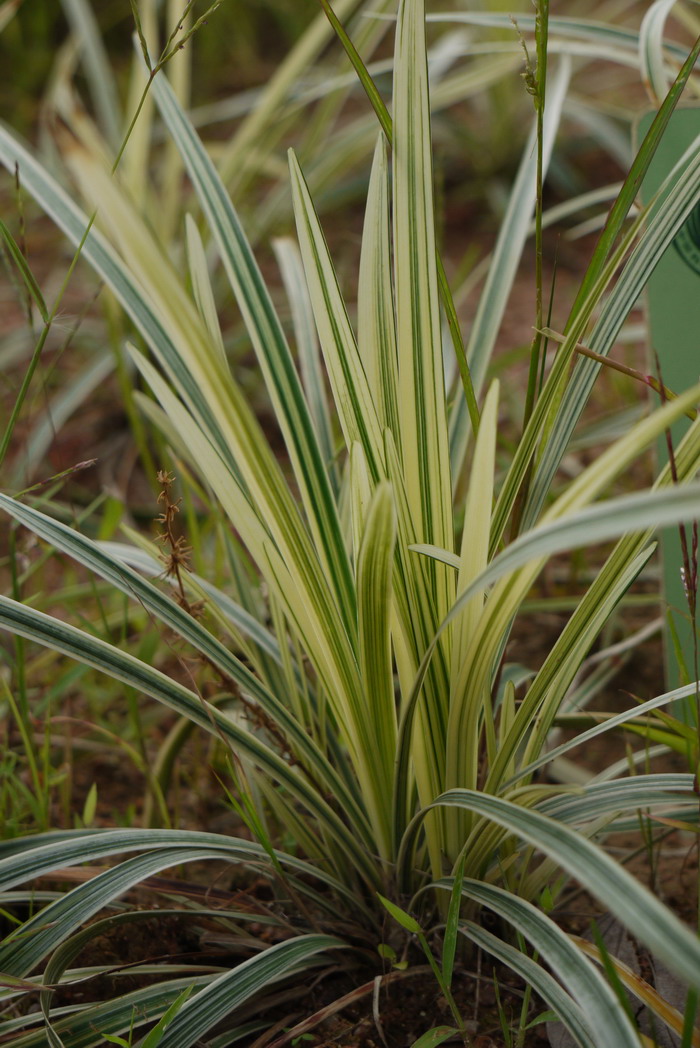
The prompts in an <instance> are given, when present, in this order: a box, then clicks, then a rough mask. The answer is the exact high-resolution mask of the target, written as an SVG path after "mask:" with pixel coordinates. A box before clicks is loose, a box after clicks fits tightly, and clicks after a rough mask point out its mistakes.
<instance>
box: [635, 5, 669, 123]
mask: <svg viewBox="0 0 700 1048" xmlns="http://www.w3.org/2000/svg"><path fill="white" fill-rule="evenodd" d="M675 4H676V0H655V2H654V3H653V4H652V5H651V7H650V8H649V10H648V11H647V12H646V14H645V15H644V18H643V19H642V24H641V26H640V27H639V67H640V73H641V76H642V83H643V84H644V85H645V87H646V89H647V91H648V92H649V94H650V95H651V99H652V102H654V103H656V104H659V103H661V101H662V100H663V99H664V98H665V97H666V95H667V94H668V89H669V86H670V85H669V82H668V77H667V75H666V62H665V60H664V29H665V27H666V19H667V18H668V16H669V15H670V13H671V10H672V8H673V7H674V6H675Z"/></svg>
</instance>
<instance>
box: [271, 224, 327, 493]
mask: <svg viewBox="0 0 700 1048" xmlns="http://www.w3.org/2000/svg"><path fill="white" fill-rule="evenodd" d="M272 246H273V248H274V251H275V257H276V259H277V265H278V266H279V269H280V273H281V274H282V281H283V283H284V287H285V291H286V292H287V298H288V299H289V305H290V308H291V311H292V322H293V324H294V337H295V340H296V345H297V353H298V356H299V370H300V372H301V379H302V382H303V384H304V392H305V394H306V400H307V403H308V405H309V413H310V415H311V418H312V419H313V423H314V427H315V429H316V436H317V438H318V443H319V447H320V449H321V454H322V455H323V456H324V457H325V461H326V468H327V469H328V470H329V471H330V474H331V482H332V485H333V492H334V494H335V495H336V497H337V494H338V477H337V469H336V468H335V467H334V466H332V463H333V461H334V459H335V455H336V452H335V448H334V438H333V427H332V424H331V411H330V405H329V403H328V396H327V393H326V384H325V379H324V374H323V366H322V362H321V354H320V350H319V345H318V338H317V335H316V327H315V325H314V315H313V310H312V308H311V301H310V299H309V290H308V287H307V285H306V280H305V279H304V267H303V264H302V261H301V255H300V254H299V248H298V247H297V244H296V242H295V241H294V240H293V239H292V238H291V237H277V238H276V239H275V240H274V241H273V242H272Z"/></svg>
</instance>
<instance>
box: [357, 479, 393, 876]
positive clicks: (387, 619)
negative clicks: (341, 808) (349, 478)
mask: <svg viewBox="0 0 700 1048" xmlns="http://www.w3.org/2000/svg"><path fill="white" fill-rule="evenodd" d="M395 541H396V515H395V512H394V499H393V493H392V490H391V486H390V485H389V484H388V483H386V482H384V483H383V484H380V485H379V486H378V487H377V489H376V491H375V493H374V497H373V499H372V503H371V505H370V508H369V512H368V514H367V522H366V524H365V528H364V535H363V539H362V545H361V547H360V556H359V560H358V565H357V598H358V610H359V620H358V633H359V639H360V669H361V672H362V680H363V685H364V695H365V709H364V723H363V728H364V731H365V735H366V740H365V745H366V753H367V758H368V761H369V762H370V770H371V772H372V779H373V782H374V786H375V790H376V807H377V809H378V811H379V812H380V813H381V815H382V823H381V825H380V826H378V827H377V831H379V832H378V833H377V840H378V841H380V842H381V843H382V853H383V858H385V859H390V857H391V856H392V848H391V832H390V823H391V787H392V777H393V771H394V756H395V750H396V713H395V700H394V673H393V665H392V658H391V633H390V624H391V606H392V587H391V579H392V570H393V566H394V543H395Z"/></svg>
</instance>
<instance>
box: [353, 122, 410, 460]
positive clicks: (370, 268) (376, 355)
mask: <svg viewBox="0 0 700 1048" xmlns="http://www.w3.org/2000/svg"><path fill="white" fill-rule="evenodd" d="M389 193H390V185H389V164H388V159H387V150H386V138H385V137H384V135H383V134H381V133H380V134H379V135H378V137H377V145H376V147H375V151H374V161H373V163H372V173H371V175H370V181H369V189H368V191H367V206H366V209H365V221H364V227H363V232H362V253H361V255H360V275H359V283H358V289H357V341H358V346H359V353H360V357H361V359H362V362H363V363H364V366H365V371H366V373H367V381H368V383H369V387H370V390H371V391H372V396H373V398H374V401H375V403H376V405H377V410H378V414H379V420H380V425H381V427H382V429H386V428H388V429H390V430H391V432H392V434H393V436H394V440H395V441H396V443H397V446H398V447H399V448H400V442H401V430H400V423H399V404H398V400H399V392H398V391H399V367H398V349H397V345H396V318H395V315H394V292H393V287H392V282H391V273H392V267H391V217H390V201H389Z"/></svg>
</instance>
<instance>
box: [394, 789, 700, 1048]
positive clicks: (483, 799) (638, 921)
mask: <svg viewBox="0 0 700 1048" xmlns="http://www.w3.org/2000/svg"><path fill="white" fill-rule="evenodd" d="M448 805H449V806H452V805H455V806H457V807H462V808H465V809H467V810H469V811H472V812H474V813H475V814H477V815H479V816H481V817H483V818H484V819H487V820H489V821H492V822H494V823H496V824H497V825H499V826H502V827H504V828H505V829H507V830H508V831H509V833H513V834H516V835H517V836H519V837H522V838H523V840H525V841H527V842H528V843H529V844H532V845H533V846H534V847H535V848H538V849H540V850H541V851H544V852H545V854H546V855H548V856H550V857H551V858H552V859H554V860H555V861H556V862H557V863H558V864H559V865H560V866H561V867H562V868H563V869H564V870H566V872H567V873H569V874H570V875H571V876H572V877H574V878H575V879H576V880H577V881H578V882H579V883H580V884H581V885H582V886H583V887H585V888H586V889H587V890H588V891H590V892H591V894H592V895H593V896H595V898H597V899H599V900H600V902H601V903H602V904H603V906H605V907H606V908H607V909H609V910H610V911H611V912H613V913H615V914H616V915H617V917H618V919H619V920H620V922H621V923H622V924H624V926H625V927H626V928H627V929H628V930H629V931H630V932H631V934H632V935H634V936H635V937H636V938H638V939H639V940H640V941H641V942H643V943H644V944H645V945H646V946H648V948H649V949H650V950H651V951H652V953H653V954H654V955H655V956H658V957H659V958H660V959H661V960H663V961H664V963H665V964H666V965H667V966H668V967H669V968H670V969H671V971H673V972H675V973H676V974H677V975H678V976H679V977H680V978H682V979H684V980H685V981H686V982H688V983H689V984H690V985H691V986H700V941H699V940H698V939H697V938H696V937H695V936H694V935H693V933H692V932H691V931H690V930H689V929H688V928H687V927H686V926H685V925H684V924H683V923H682V922H681V921H680V920H679V919H678V917H676V915H675V914H674V913H673V912H672V911H671V910H669V909H668V907H666V906H664V905H663V903H661V902H660V901H659V900H658V899H657V898H656V897H655V896H654V895H652V893H651V892H650V891H649V890H648V889H647V888H645V887H644V886H643V885H642V884H640V882H639V881H638V880H636V878H635V877H633V876H632V875H631V874H630V873H628V871H627V870H626V869H625V868H624V867H623V866H620V865H619V863H617V862H615V861H614V859H611V858H610V857H609V856H608V855H607V854H606V853H605V852H604V851H603V850H602V849H601V848H598V847H596V846H595V845H594V844H592V843H591V842H590V841H588V840H586V838H585V837H583V836H582V835H581V834H580V833H577V832H575V831H574V830H572V829H570V828H569V827H568V826H566V825H564V824H563V823H561V822H559V821H555V820H554V819H551V818H547V817H546V816H544V815H541V814H540V813H539V812H535V811H529V810H528V809H526V808H524V807H522V806H521V805H519V804H513V803H511V802H509V801H506V800H504V799H503V798H500V797H489V796H488V795H486V794H481V793H478V792H477V791H474V790H451V791H449V792H448V793H445V794H443V795H442V797H440V798H438V799H437V800H436V801H435V806H448ZM431 807H432V806H431ZM424 815H425V812H421V813H419V815H418V816H416V819H415V820H414V822H413V823H412V825H411V826H410V827H409V829H408V830H407V832H406V836H405V838H404V841H403V843H402V850H401V854H400V855H399V860H398V862H399V874H400V876H401V878H402V880H403V877H404V876H405V869H406V862H407V861H410V854H411V852H412V848H413V843H414V837H415V833H416V831H417V829H418V827H419V825H420V821H421V820H422V819H423V817H424ZM483 887H484V888H485V887H486V886H485V885H484V886H483ZM505 894H506V895H507V897H508V898H509V899H513V902H514V903H515V902H516V901H519V900H516V899H515V897H514V896H511V895H510V894H509V893H505ZM522 905H526V904H524V903H522ZM521 930H522V929H521ZM603 1043H606V1042H603ZM610 1043H611V1048H613V1043H615V1044H616V1043H618V1042H610Z"/></svg>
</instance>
